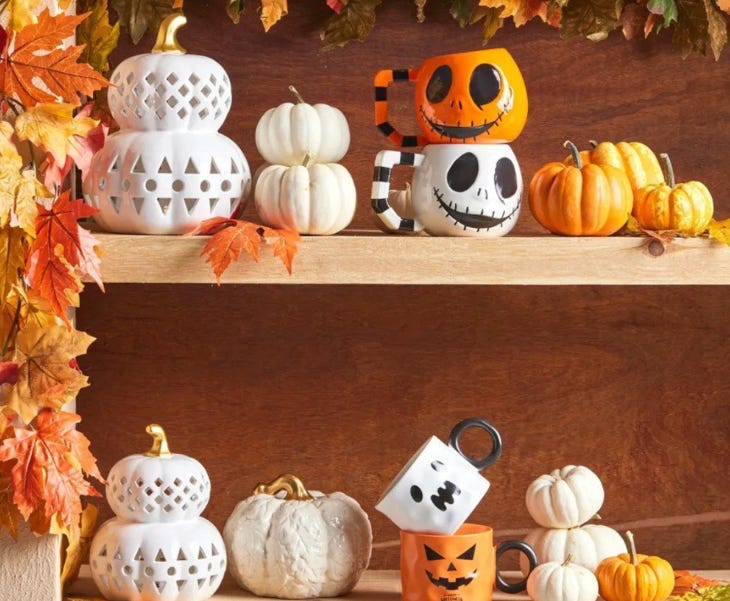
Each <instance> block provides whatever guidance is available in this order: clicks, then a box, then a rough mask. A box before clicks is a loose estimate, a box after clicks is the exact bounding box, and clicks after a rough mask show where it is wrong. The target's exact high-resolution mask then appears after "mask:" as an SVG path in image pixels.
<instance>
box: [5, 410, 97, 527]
mask: <svg viewBox="0 0 730 601" xmlns="http://www.w3.org/2000/svg"><path fill="white" fill-rule="evenodd" d="M79 421H81V418H80V417H79V416H78V415H76V414H74V413H65V412H55V411H52V410H51V409H43V410H42V411H41V412H40V413H39V414H38V417H36V419H35V420H34V424H33V426H32V427H16V428H13V430H14V432H15V436H14V437H12V438H6V439H5V440H4V441H3V443H2V446H0V461H9V462H12V461H15V464H14V465H13V468H12V471H11V476H12V480H13V486H14V492H13V503H14V504H15V505H16V506H17V508H18V511H20V514H21V515H22V516H23V518H24V519H26V520H27V519H28V518H29V517H30V516H31V514H32V513H33V512H34V511H37V510H39V509H41V508H42V509H43V512H44V515H45V516H46V517H47V518H50V517H51V516H53V515H54V514H56V515H57V519H58V520H59V521H60V523H61V524H62V525H63V526H64V527H65V528H67V529H68V531H69V532H70V533H71V535H72V536H73V535H74V534H76V533H77V532H78V526H79V519H80V516H81V510H82V507H81V496H82V495H92V496H101V495H99V493H98V492H97V491H96V490H95V489H94V487H93V486H92V485H91V484H90V483H89V482H88V481H87V480H86V479H85V478H84V474H86V475H88V476H92V477H94V478H96V479H97V480H99V481H100V482H104V479H103V478H102V476H101V473H100V472H99V468H98V467H97V465H96V460H95V459H94V457H93V455H92V454H91V452H90V451H89V440H88V439H87V438H86V437H85V436H84V435H83V434H82V433H81V432H79V431H78V430H76V429H75V427H74V426H75V424H77V423H78V422H79Z"/></svg>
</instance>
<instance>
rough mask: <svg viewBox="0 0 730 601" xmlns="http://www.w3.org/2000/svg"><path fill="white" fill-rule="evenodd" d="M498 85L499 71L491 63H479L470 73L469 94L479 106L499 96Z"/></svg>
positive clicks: (499, 85)
mask: <svg viewBox="0 0 730 601" xmlns="http://www.w3.org/2000/svg"><path fill="white" fill-rule="evenodd" d="M500 87H501V84H500V79H499V72H498V71H497V69H495V68H494V67H493V66H492V65H487V64H481V65H479V66H478V67H477V68H476V69H474V72H473V73H472V74H471V80H470V81H469V94H471V97H472V99H473V100H474V102H476V104H477V106H479V107H481V106H482V105H485V104H489V103H490V102H492V101H493V100H494V99H495V98H496V97H497V96H499V89H500Z"/></svg>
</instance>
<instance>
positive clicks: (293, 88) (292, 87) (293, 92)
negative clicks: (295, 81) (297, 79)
mask: <svg viewBox="0 0 730 601" xmlns="http://www.w3.org/2000/svg"><path fill="white" fill-rule="evenodd" d="M289 91H290V92H291V93H292V94H294V96H295V97H296V99H297V104H304V98H302V95H301V94H300V93H299V92H298V91H297V89H296V88H295V87H294V86H289Z"/></svg>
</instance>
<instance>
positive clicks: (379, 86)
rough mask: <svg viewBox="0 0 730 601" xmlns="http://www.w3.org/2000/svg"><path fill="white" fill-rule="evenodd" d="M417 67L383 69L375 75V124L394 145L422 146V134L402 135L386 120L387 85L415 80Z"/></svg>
mask: <svg viewBox="0 0 730 601" xmlns="http://www.w3.org/2000/svg"><path fill="white" fill-rule="evenodd" d="M418 72H419V69H384V70H383V71H378V72H377V74H376V75H375V126H376V127H377V128H378V129H379V130H380V131H381V132H382V133H383V135H384V136H385V137H386V138H388V140H390V141H391V142H392V143H393V144H394V145H395V146H398V147H400V148H404V147H408V146H423V145H424V144H425V143H426V141H427V140H426V138H425V137H424V136H404V135H403V134H402V133H400V132H399V131H398V130H396V129H395V128H394V127H393V126H392V125H391V124H390V122H389V121H388V86H389V85H390V84H391V83H393V82H394V81H416V79H418Z"/></svg>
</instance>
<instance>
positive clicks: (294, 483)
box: [253, 474, 312, 501]
mask: <svg viewBox="0 0 730 601" xmlns="http://www.w3.org/2000/svg"><path fill="white" fill-rule="evenodd" d="M282 490H284V491H286V497H284V498H285V499H286V500H287V501H311V500H312V495H310V494H309V491H308V490H307V489H306V488H305V487H304V484H303V483H302V481H301V480H300V479H299V478H297V477H296V476H295V475H293V474H282V475H281V476H279V477H278V478H277V479H276V480H274V481H273V482H269V483H268V484H259V485H258V486H257V487H256V488H254V490H253V494H255V495H272V496H274V495H276V494H277V493H279V492H281V491H282Z"/></svg>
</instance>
